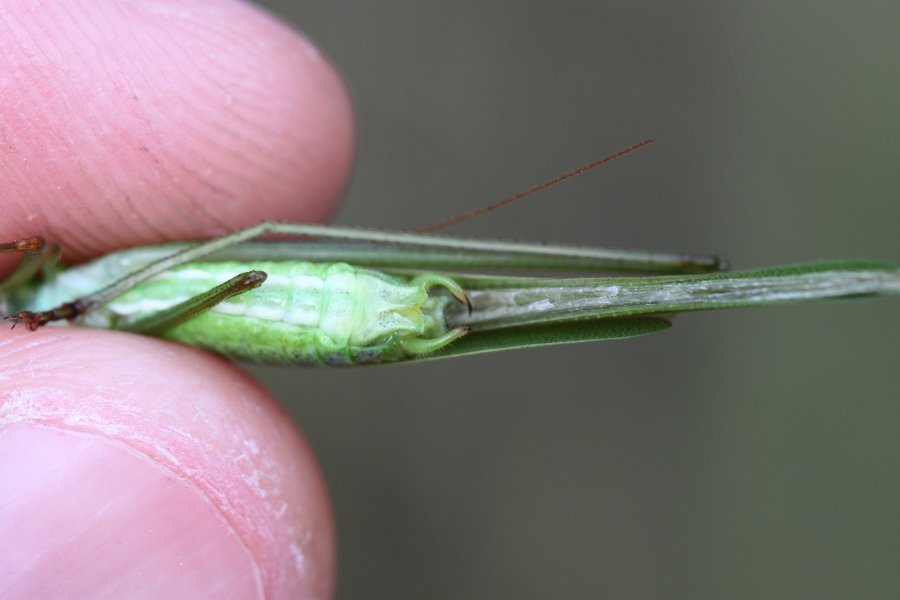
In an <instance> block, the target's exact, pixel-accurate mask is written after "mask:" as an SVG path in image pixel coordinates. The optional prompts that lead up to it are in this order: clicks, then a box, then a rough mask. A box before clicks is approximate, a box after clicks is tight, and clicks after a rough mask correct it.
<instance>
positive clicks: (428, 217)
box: [254, 0, 900, 599]
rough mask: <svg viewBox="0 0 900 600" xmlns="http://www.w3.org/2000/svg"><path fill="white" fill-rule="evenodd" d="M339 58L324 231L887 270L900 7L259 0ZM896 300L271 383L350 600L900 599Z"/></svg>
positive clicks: (299, 375)
mask: <svg viewBox="0 0 900 600" xmlns="http://www.w3.org/2000/svg"><path fill="white" fill-rule="evenodd" d="M261 4H263V5H265V6H267V7H269V8H270V9H271V10H273V11H274V12H277V13H279V14H281V15H282V16H283V17H284V18H285V19H287V20H289V21H291V22H293V23H294V24H295V25H296V27H298V28H299V29H301V30H303V31H304V32H306V33H307V34H308V35H309V36H310V37H311V38H313V39H314V40H316V41H317V42H318V43H319V44H320V46H321V47H322V48H323V49H324V51H325V52H326V53H328V54H329V55H330V56H331V57H332V58H333V59H334V61H335V62H336V63H337V64H338V65H339V66H340V67H341V68H342V69H343V71H344V73H345V74H346V76H347V79H348V81H349V82H350V85H351V86H352V88H353V90H354V93H355V96H356V102H357V107H358V114H359V121H360V128H361V145H360V151H359V163H358V168H357V171H356V176H355V179H354V182H353V185H352V188H351V189H350V192H349V194H348V196H347V198H346V201H345V203H344V205H343V208H342V209H341V211H340V213H339V214H338V215H337V216H336V219H335V221H336V222H337V223H342V224H352V225H360V226H369V227H387V228H392V229H411V228H416V227H420V226H423V225H426V224H429V223H432V222H435V221H438V220H441V219H443V218H446V217H449V216H452V215H456V214H458V213H460V212H464V211H467V210H470V209H472V208H476V207H479V206H481V205H483V204H486V203H489V202H492V201H495V200H499V199H501V198H504V197H506V196H508V195H511V194H513V193H516V192H518V191H521V190H522V189H524V188H527V187H529V186H531V185H532V184H535V183H538V182H540V181H543V180H545V179H550V178H552V177H555V176H557V175H559V174H561V173H562V172H564V171H567V170H569V169H572V168H575V167H578V166H580V165H582V164H584V163H587V162H589V161H591V160H593V159H596V158H599V157H601V156H604V155H606V154H609V153H612V152H614V151H616V150H619V149H621V148H623V147H625V146H628V145H630V144H632V143H635V142H637V141H640V140H641V139H643V138H645V137H651V136H652V137H654V138H656V139H657V140H658V141H657V142H656V143H655V144H653V145H652V146H650V147H649V148H647V149H644V150H641V151H640V152H639V153H636V154H633V155H631V156H628V157H626V158H622V159H620V160H617V161H615V162H613V163H610V164H609V165H606V166H603V167H601V168H600V169H599V170H598V171H594V172H592V173H591V174H587V175H583V176H581V177H580V178H577V179H576V180H574V181H569V182H566V183H564V184H561V185H559V186H556V187H555V188H554V189H551V190H548V191H546V192H543V193H541V194H540V195H539V196H536V197H531V198H529V199H527V200H524V201H522V202H521V203H519V204H518V205H516V206H512V207H509V208H506V209H504V210H503V211H499V212H496V213H493V214H491V215H488V216H485V217H482V218H480V219H478V220H476V221H471V222H468V223H465V224H463V225H459V226H456V227H455V228H454V229H453V230H448V233H458V234H460V235H478V236H488V237H501V238H512V239H535V240H546V241H551V242H568V243H578V244H590V245H606V246H612V247H625V248H644V249H653V250H673V251H685V252H719V253H721V254H723V255H724V256H727V257H728V258H729V259H731V261H732V264H733V266H734V267H735V268H745V267H755V266H768V265H774V264H785V263H791V262H797V261H804V260H815V259H829V258H878V259H886V260H894V261H900V246H898V243H897V231H898V226H900V201H898V200H900V197H898V192H900V169H898V167H897V158H898V155H900V119H898V118H897V109H898V107H900V78H898V75H900V72H898V66H900V35H898V30H900V5H898V4H897V3H895V2H878V3H874V2H852V3H851V2H830V3H828V2H807V3H801V2H770V3H762V2H749V1H748V2H731V3H722V2H707V3H702V2H668V1H660V2H619V3H608V2H527V1H521V0H520V1H516V2H453V3H450V2H432V3H414V2H390V3H388V2H356V3H350V2H337V3H327V4H326V3H307V2H277V1H276V0H270V1H267V2H261ZM898 312H900V301H898V300H884V301H879V302H871V303H842V304H831V305H821V306H804V307H789V308H769V309H757V310H749V309H748V310H737V311H730V312H722V313H702V314H692V315H684V316H681V317H679V318H678V319H677V320H676V323H675V327H673V328H672V329H670V330H669V331H667V332H664V333H661V334H655V335H653V336H648V337H644V338H638V339H633V340H626V341H617V342H607V343H597V344H591V345H583V346H572V347H565V348H549V349H537V350H529V351H520V352H513V353H505V354H498V355H492V356H491V355H489V356H484V357H476V358H468V359H454V360H450V361H444V362H439V363H433V364H422V365H412V366H399V367H390V368H373V369H358V370H315V369H312V370H299V369H298V370H288V369H254V373H256V374H257V375H259V376H260V377H262V378H263V379H264V381H265V382H266V384H267V385H268V386H269V387H270V388H271V389H272V390H273V391H274V392H275V393H276V394H277V395H278V396H279V397H280V398H281V399H282V401H283V402H284V404H285V406H287V407H288V409H289V410H290V411H291V413H292V414H293V415H294V416H295V417H296V419H297V421H298V422H299V423H300V425H301V427H302V428H303V430H304V431H305V432H306V434H307V435H308V437H309V439H310V441H311V442H312V444H313V446H314V447H315V449H316V451H317V453H318V455H319V457H320V459H321V463H322V467H323V469H324V473H325V477H326V479H327V480H328V485H329V488H330V492H331V495H332V500H333V504H334V510H335V514H336V518H337V526H338V537H339V546H340V550H339V551H340V583H339V585H340V589H339V595H340V597H342V598H377V597H380V598H395V599H401V598H423V597H428V598H451V597H453V598H461V597H462V598H479V597H494V598H501V597H509V598H512V597H515V598H543V597H557V598H559V597H584V598H603V597H616V598H628V597H632V598H642V597H643V598H646V597H658V598H662V597H671V598H676V597H698V598H722V597H729V598H740V597H747V598H752V597H760V598H762V597H764V598H776V597H791V598H801V597H809V598H812V597H816V598H825V597H834V598H849V597H855V598H862V597H869V598H875V597H897V596H898V595H900V515H898V509H900V469H898V467H900V436H898V435H897V429H898V426H900V402H898V395H900V368H898V356H900V320H898V318H897V316H898Z"/></svg>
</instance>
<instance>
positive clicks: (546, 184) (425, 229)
mask: <svg viewBox="0 0 900 600" xmlns="http://www.w3.org/2000/svg"><path fill="white" fill-rule="evenodd" d="M652 142H653V139H652V138H648V139H646V140H644V141H643V142H640V143H639V144H635V145H634V146H629V147H628V148H625V149H624V150H619V151H618V152H616V153H615V154H610V155H609V156H607V157H605V158H601V159H600V160H597V161H594V162H592V163H591V164H589V165H585V166H583V167H581V168H580V169H575V170H574V171H569V172H568V173H566V174H565V175H560V176H559V177H557V178H556V179H551V180H550V181H545V182H544V183H541V184H539V185H536V186H534V187H533V188H531V189H528V190H525V191H524V192H521V193H519V194H516V195H515V196H510V197H509V198H506V199H505V200H501V201H500V202H496V203H494V204H490V205H488V206H484V207H482V208H479V209H476V210H473V211H472V212H467V213H466V214H464V215H459V216H458V217H453V218H452V219H447V220H446V221H441V222H440V223H435V224H434V225H429V226H427V227H423V228H421V229H417V230H416V233H431V232H432V231H437V230H438V229H443V228H444V227H449V226H450V225H456V224H457V223H460V222H462V221H467V220H469V219H471V218H472V217H477V216H478V215H483V214H484V213H489V212H491V211H492V210H496V209H498V208H500V207H501V206H506V205H507V204H509V203H510V202H515V201H516V200H518V199H519V198H524V197H525V196H528V195H529V194H533V193H535V192H539V191H540V190H542V189H544V188H548V187H550V186H551V185H554V184H556V183H559V182H560V181H563V180H565V179H568V178H569V177H574V176H575V175H578V174H579V173H584V172H585V171H587V170H588V169H593V168H594V167H596V166H599V165H602V164H603V163H605V162H609V161H611V160H612V159H614V158H619V157H620V156H622V155H623V154H628V153H629V152H632V151H633V150H637V149H638V148H640V147H641V146H646V145H647V144H650V143H652Z"/></svg>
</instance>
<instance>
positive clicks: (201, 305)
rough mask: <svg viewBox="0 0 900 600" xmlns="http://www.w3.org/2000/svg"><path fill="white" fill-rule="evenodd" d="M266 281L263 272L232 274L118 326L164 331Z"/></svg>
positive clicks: (135, 330)
mask: <svg viewBox="0 0 900 600" xmlns="http://www.w3.org/2000/svg"><path fill="white" fill-rule="evenodd" d="M265 280H266V274H265V273H264V272H263V271H247V272H246V273H241V274H240V275H237V276H235V277H232V278H231V279H229V280H228V281H226V282H225V283H223V284H221V285H217V286H216V287H214V288H212V289H211V290H209V291H208V292H205V293H203V294H200V295H198V296H194V297H193V298H189V299H188V300H185V301H184V302H182V303H181V304H177V305H175V306H173V307H172V308H168V309H166V310H163V311H160V312H158V313H157V314H155V315H152V316H150V317H146V318H143V319H140V320H138V321H135V322H134V323H130V324H128V325H126V326H124V327H121V328H119V329H121V330H123V331H131V332H133V333H142V334H145V335H160V334H162V333H164V332H165V331H167V330H169V329H172V328H173V327H175V326H177V325H181V324H182V323H184V322H185V321H187V320H189V319H193V318H194V317H196V316H197V315H199V314H201V313H204V312H206V311H208V310H209V309H211V308H212V307H213V306H215V305H216V304H219V303H220V302H223V301H225V300H227V299H228V298H231V297H232V296H237V295H238V294H243V293H244V292H246V291H247V290H252V289H254V288H257V287H259V286H260V285H262V283H263V282H264V281H265Z"/></svg>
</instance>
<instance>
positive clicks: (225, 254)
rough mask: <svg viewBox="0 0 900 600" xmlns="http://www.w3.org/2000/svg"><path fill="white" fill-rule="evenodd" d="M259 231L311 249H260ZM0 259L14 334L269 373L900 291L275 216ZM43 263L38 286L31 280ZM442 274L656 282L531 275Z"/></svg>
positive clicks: (816, 268) (591, 334) (706, 262)
mask: <svg viewBox="0 0 900 600" xmlns="http://www.w3.org/2000/svg"><path fill="white" fill-rule="evenodd" d="M649 141H650V140H647V141H644V142H641V143H640V144H637V145H635V146H632V147H631V148H627V149H625V150H623V151H621V152H618V153H616V154H614V155H612V156H610V157H606V158H604V159H601V160H600V161H597V162H595V163H592V164H591V165H588V166H587V167H585V168H582V169H578V170H576V171H573V172H571V173H567V174H566V175H564V176H563V177H560V178H557V179H556V180H553V181H551V182H548V183H546V184H541V185H540V186H537V187H535V188H532V189H531V190H528V191H527V192H525V194H527V193H531V192H533V191H536V190H538V189H542V188H543V187H546V186H547V185H550V184H552V183H555V182H556V181H559V180H562V179H564V178H566V177H569V176H572V175H574V174H576V173H578V172H581V171H584V170H586V169H587V168H590V167H592V166H596V165H597V164H601V163H603V162H606V161H607V160H610V159H611V158H615V157H617V156H620V155H621V154H624V153H625V152H629V151H631V150H633V149H635V148H637V147H640V146H643V145H645V144H647V143H649ZM522 195H524V194H519V195H517V196H514V197H513V198H512V199H517V198H518V197H521V196H522ZM512 199H509V200H506V201H503V202H501V203H498V205H502V204H504V203H506V202H508V201H511V200H512ZM498 205H495V206H498ZM491 208H492V207H488V209H487V210H489V209H491ZM478 212H481V211H478ZM463 218H465V217H463ZM457 220H458V219H455V220H451V221H448V222H445V223H441V224H439V226H444V225H445V224H450V223H452V222H456V221H457ZM431 229H432V228H429V231H430V230H431ZM266 234H278V235H290V236H294V237H302V238H304V239H302V240H297V241H254V240H255V239H256V238H258V237H260V236H263V235H266ZM0 251H7V252H10V251H16V252H24V253H25V258H24V259H23V261H22V264H21V265H20V267H19V269H18V270H17V271H16V272H15V273H14V274H13V275H12V276H11V277H10V279H9V280H8V281H7V282H4V283H3V284H2V285H0V293H2V294H3V296H4V298H3V303H4V306H3V309H4V310H5V312H11V313H13V314H12V315H11V316H10V317H7V318H8V319H10V320H12V321H13V322H14V325H15V324H16V323H20V322H21V323H23V324H25V325H26V326H28V327H29V328H30V329H32V330H35V329H37V328H38V327H40V326H42V325H44V324H45V323H50V322H54V321H70V322H73V323H75V324H78V325H84V326H87V327H98V328H106V329H115V330H124V331H131V332H137V333H144V334H149V335H158V336H161V337H164V338H168V339H173V340H178V341H181V342H183V343H186V344H191V345H195V346H199V347H202V348H205V349H207V350H211V351H213V352H218V353H220V354H223V355H225V356H228V357H230V358H233V359H237V360H249V361H255V362H262V363H270V364H304V365H305V364H326V365H356V364H377V363H392V362H399V361H410V360H426V359H434V358H441V357H447V356H459V355H465V354H473V353H478V352H487V351H494V350H503V349H511V348H523V347H530V346H542V345H550V344H560V343H570V342H581V341H596V340H603V339H615V338H626V337H632V336H637V335H643V334H647V333H653V332H656V331H660V330H662V329H666V328H668V327H669V326H670V325H671V322H670V320H669V319H670V318H671V316H672V315H673V314H675V313H678V312H683V311H692V310H706V309H713V308H732V307H742V306H759V305H768V304H786V303H796V302H810V301H816V300H829V299H842V298H860V297H867V296H881V295H890V294H898V293H900V266H897V265H891V264H886V263H874V262H832V263H818V264H817V263H813V264H806V265H796V266H789V267H781V268H772V269H761V270H754V271H745V272H737V273H724V272H722V270H723V269H724V268H725V263H724V262H723V261H722V260H720V259H719V258H718V257H715V256H691V255H679V254H664V253H652V252H632V251H621V250H604V249H599V248H581V247H569V246H553V245H544V244H537V243H522V242H501V241H492V240H474V239H460V238H453V237H445V236H437V235H433V234H430V233H399V232H397V233H394V232H386V231H378V230H366V229H355V228H343V227H330V226H323V225H309V224H291V223H277V222H267V223H262V224H260V225H257V226H254V227H250V228H248V229H245V230H242V231H238V232H237V233H234V234H231V235H227V236H223V237H221V238H218V239H215V240H211V241H207V242H185V243H174V244H164V245H159V246H147V247H141V248H132V249H129V250H123V251H119V252H114V253H111V254H108V255H106V256H104V257H101V258H99V259H97V260H95V261H93V262H91V263H87V264H85V265H80V266H77V267H72V268H69V269H63V268H60V267H56V266H55V265H54V264H52V263H54V262H55V258H56V257H57V256H58V254H59V249H58V247H56V246H55V245H52V244H50V245H45V244H44V243H43V240H42V239H41V238H37V237H35V238H26V239H23V240H18V241H16V242H12V243H10V244H5V245H0ZM41 268H43V271H44V272H43V277H42V279H41V280H39V281H28V280H30V279H31V276H32V275H34V274H35V272H36V271H38V270H39V269H41ZM447 269H504V270H510V269H541V270H555V271H564V270H577V271H585V272H587V271H627V272H640V273H656V274H661V275H657V276H643V277H634V276H631V277H583V276H582V277H567V278H547V277H541V278H538V277H512V276H508V275H489V274H472V273H470V272H469V273H462V272H452V271H447Z"/></svg>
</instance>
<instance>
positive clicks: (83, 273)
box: [16, 251, 462, 365]
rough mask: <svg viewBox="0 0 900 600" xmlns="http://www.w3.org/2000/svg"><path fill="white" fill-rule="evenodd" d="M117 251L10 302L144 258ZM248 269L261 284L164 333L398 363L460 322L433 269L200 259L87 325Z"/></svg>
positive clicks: (336, 359)
mask: <svg viewBox="0 0 900 600" xmlns="http://www.w3.org/2000/svg"><path fill="white" fill-rule="evenodd" d="M129 254H130V252H129V251H125V252H119V253H116V254H113V255H110V256H107V257H105V258H103V259H101V260H100V261H96V262H94V263H91V264H88V265H85V266H82V267H76V268H74V269H69V270H64V271H59V272H58V273H55V274H52V275H51V276H50V277H48V278H47V279H46V280H45V281H44V282H43V283H42V284H41V286H40V287H39V288H37V289H36V290H34V291H33V292H32V293H25V294H19V298H17V302H16V304H21V305H28V306H36V307H38V308H39V309H44V308H52V307H53V306H56V305H58V304H60V303H62V302H66V301H70V300H72V299H74V298H77V297H79V296H82V295H85V294H87V293H91V292H94V291H96V289H98V288H99V287H102V286H103V284H98V283H97V282H100V281H102V282H104V283H108V282H109V281H111V280H114V279H115V278H117V277H119V276H121V275H123V274H125V273H126V272H127V270H128V269H133V268H134V266H135V264H141V265H142V264H144V263H146V262H147V260H145V258H146V257H144V256H129ZM250 269H255V270H260V271H264V272H265V273H267V275H268V277H267V279H266V281H265V283H264V284H263V285H261V286H260V287H258V288H256V289H251V290H248V291H246V292H244V293H242V294H239V295H236V296H233V297H231V298H229V299H228V300H226V301H224V302H221V303H220V304H218V305H216V306H214V307H212V308H211V309H210V310H209V311H207V312H204V313H203V314H200V315H198V316H196V317H194V318H192V319H189V320H187V321H185V322H184V323H182V324H180V325H178V326H176V327H174V328H172V329H170V330H168V331H166V332H165V333H163V334H162V337H165V338H168V339H172V340H176V341H180V342H182V343H185V344H190V345H193V346H198V347H201V348H206V349H209V350H213V351H215V352H218V353H219V354H223V355H225V356H227V357H229V358H233V359H242V360H252V361H255V362H261V363H271V364H295V365H316V364H321V365H351V364H366V363H380V362H395V361H398V360H404V359H408V358H410V357H413V356H416V355H419V354H426V353H429V352H432V351H434V350H437V349H439V348H440V347H442V346H444V345H446V344H448V343H450V342H451V341H453V340H454V339H456V338H457V337H459V335H461V333H462V330H448V328H447V326H446V320H445V319H444V317H443V313H444V309H445V308H446V307H447V305H448V304H450V303H451V302H454V300H453V297H452V296H451V295H449V294H441V293H433V294H429V289H431V288H433V287H435V286H439V287H444V288H448V289H451V290H452V291H458V287H457V286H455V284H454V283H453V281H452V280H450V279H449V278H447V277H444V276H442V275H437V274H432V275H423V276H418V277H412V278H409V279H408V280H406V281H404V280H401V279H400V278H397V277H393V276H389V275H386V274H384V273H381V272H378V271H374V270H371V269H365V268H360V267H353V266H351V265H348V264H346V263H310V262H303V261H277V262H263V261H258V262H251V263H245V262H240V263H238V262H215V263H214V262H202V263H189V264H186V265H182V266H180V267H175V268H173V269H170V270H168V271H166V272H164V273H161V274H160V275H157V276H156V277H154V278H153V279H151V280H149V281H146V282H143V283H141V284H139V285H137V286H135V287H134V288H132V289H131V290H129V291H127V292H125V293H124V294H123V295H121V296H119V297H118V298H116V299H115V300H113V301H112V302H110V303H109V304H107V305H106V306H105V307H104V308H103V310H99V311H97V312H96V313H93V314H92V315H90V316H89V317H87V318H86V319H85V322H84V323H83V324H84V325H88V326H92V327H101V328H112V329H115V328H119V326H120V325H121V324H122V323H123V322H126V321H133V320H137V319H141V318H144V317H148V316H150V315H153V314H155V313H158V312H159V311H162V310H166V309H169V308H171V307H173V306H175V305H177V304H179V303H181V302H183V301H185V300H187V299H189V298H192V297H194V296H197V295H200V294H203V293H204V292H206V291H208V290H209V289H210V288H213V287H215V286H217V285H219V284H221V283H223V282H225V281H228V280H229V279H231V278H232V277H234V276H235V275H237V274H239V273H242V272H245V271H247V270H250Z"/></svg>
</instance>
